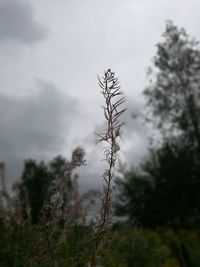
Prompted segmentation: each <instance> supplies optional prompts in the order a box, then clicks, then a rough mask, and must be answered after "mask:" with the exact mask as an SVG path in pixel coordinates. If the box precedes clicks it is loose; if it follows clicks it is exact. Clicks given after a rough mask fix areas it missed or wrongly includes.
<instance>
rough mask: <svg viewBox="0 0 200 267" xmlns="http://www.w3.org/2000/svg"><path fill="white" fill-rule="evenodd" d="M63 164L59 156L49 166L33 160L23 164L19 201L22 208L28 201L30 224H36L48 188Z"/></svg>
mask: <svg viewBox="0 0 200 267" xmlns="http://www.w3.org/2000/svg"><path fill="white" fill-rule="evenodd" d="M64 163H65V160H64V158H62V157H61V156H58V157H56V158H54V159H53V160H52V161H51V162H50V163H49V164H45V163H44V162H43V161H41V162H39V163H37V162H36V161H35V160H33V159H29V160H26V161H25V162H24V169H23V173H22V176H21V184H20V188H21V189H20V199H21V203H22V205H23V206H25V204H24V203H25V202H26V201H28V204H29V206H30V215H31V220H32V223H37V222H38V220H39V215H40V211H41V208H42V205H43V203H44V200H45V197H46V193H47V190H48V187H49V185H50V183H51V181H52V180H53V178H54V177H55V176H56V175H57V174H58V173H59V171H60V168H61V167H62V166H63V165H64ZM24 213H25V212H24ZM25 216H26V215H25Z"/></svg>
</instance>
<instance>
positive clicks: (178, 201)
mask: <svg viewBox="0 0 200 267" xmlns="http://www.w3.org/2000/svg"><path fill="white" fill-rule="evenodd" d="M199 177H200V168H199V166H198V165H196V164H195V163H194V157H193V153H192V152H191V151H186V150H185V148H183V149H182V148H180V147H176V146H175V145H172V144H170V145H169V144H165V145H163V146H162V147H161V148H160V149H158V150H155V151H153V150H152V151H151V152H150V156H149V159H148V160H146V161H145V162H144V163H143V164H141V166H140V170H134V169H132V170H130V171H126V172H125V173H124V177H123V178H120V179H119V178H118V179H117V180H116V185H117V190H118V193H117V203H116V215H119V216H128V220H129V222H131V223H132V224H135V225H142V226H145V227H157V226H172V227H176V226H177V227H179V226H181V227H189V226H194V225H196V224H197V223H198V220H199V214H200V179H199Z"/></svg>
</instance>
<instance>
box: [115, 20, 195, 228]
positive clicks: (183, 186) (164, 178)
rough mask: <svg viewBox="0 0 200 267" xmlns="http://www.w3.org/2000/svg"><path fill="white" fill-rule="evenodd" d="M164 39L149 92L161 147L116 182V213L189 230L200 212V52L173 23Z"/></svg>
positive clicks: (140, 221) (139, 221)
mask: <svg viewBox="0 0 200 267" xmlns="http://www.w3.org/2000/svg"><path fill="white" fill-rule="evenodd" d="M163 36H164V41H163V42H161V43H159V44H158V45H157V47H158V51H157V55H156V56H155V58H154V70H151V75H152V79H151V83H150V86H148V87H147V88H146V89H145V91H144V94H145V97H146V100H147V107H148V114H150V119H151V120H152V121H153V123H154V124H155V126H156V128H157V129H158V131H159V132H160V133H161V137H162V144H161V146H160V148H157V149H152V150H151V151H150V156H149V159H148V160H146V161H145V162H144V163H143V164H141V166H140V169H139V170H138V171H136V170H131V171H128V172H125V173H124V179H118V180H117V182H116V184H117V188H118V201H117V204H116V208H117V209H116V212H117V214H118V215H128V217H129V219H130V221H131V222H132V223H136V224H140V225H144V226H150V227H154V226H162V225H171V226H180V225H181V226H188V225H191V224H193V225H194V224H196V223H197V222H198V216H199V214H200V208H199V207H200V205H199V204H200V193H199V192H200V50H199V47H198V43H197V42H196V41H195V40H191V39H190V38H189V37H188V35H187V34H186V32H185V31H184V29H178V28H177V27H176V26H174V25H173V24H172V22H168V23H167V25H166V30H165V32H164V34H163Z"/></svg>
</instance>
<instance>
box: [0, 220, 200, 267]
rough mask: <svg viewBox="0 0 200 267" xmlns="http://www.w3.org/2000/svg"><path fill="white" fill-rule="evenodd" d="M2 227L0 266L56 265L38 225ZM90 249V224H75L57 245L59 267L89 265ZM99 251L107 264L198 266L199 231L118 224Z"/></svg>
mask: <svg viewBox="0 0 200 267" xmlns="http://www.w3.org/2000/svg"><path fill="white" fill-rule="evenodd" d="M0 227H1V228H0V247H1V253H0V266H2V267H4V266H6V267H13V266H16V267H18V266H33V267H36V266H37V267H46V266H47V267H49V266H54V265H53V263H52V258H51V257H50V256H49V255H45V254H43V253H45V252H44V244H43V242H42V240H43V239H42V238H43V232H42V230H41V229H40V227H39V226H33V225H31V226H26V227H23V228H22V227H18V228H17V227H16V228H15V229H13V231H8V229H6V228H5V227H4V226H3V225H2V224H1V226H0ZM90 252H91V228H90V227H82V226H76V227H73V228H72V229H71V232H70V234H69V235H68V236H67V238H66V239H65V240H63V242H61V243H60V244H58V245H56V247H55V251H54V253H55V255H54V257H55V258H54V261H56V264H57V266H60V267H62V266H63V267H64V266H69V267H84V266H88V262H89V260H90ZM100 254H101V261H102V266H105V267H132V266H135V267H141V266H144V267H181V266H194V267H199V264H200V233H199V232H198V231H195V230H181V229H179V230H177V231H174V230H172V229H170V228H162V229H156V230H149V229H143V228H141V229H135V230H133V229H131V228H130V227H127V228H126V227H124V228H121V229H117V228H116V229H112V231H111V232H110V234H109V239H108V240H107V241H106V243H105V244H104V246H103V247H102V248H101V250H100Z"/></svg>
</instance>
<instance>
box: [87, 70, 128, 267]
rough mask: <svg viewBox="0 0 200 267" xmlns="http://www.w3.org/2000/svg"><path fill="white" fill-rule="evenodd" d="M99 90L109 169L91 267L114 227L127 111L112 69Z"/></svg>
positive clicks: (101, 80) (102, 139)
mask: <svg viewBox="0 0 200 267" xmlns="http://www.w3.org/2000/svg"><path fill="white" fill-rule="evenodd" d="M98 81H99V86H100V88H101V89H102V91H101V93H102V95H103V97H104V100H105V106H103V111H104V117H105V119H106V129H105V131H104V132H103V133H96V135H97V137H98V139H97V143H99V142H101V143H102V142H103V143H105V144H106V146H105V148H104V157H105V158H104V159H105V161H106V162H107V166H108V167H107V169H106V170H105V171H104V173H103V175H102V178H103V182H104V184H103V192H102V196H101V207H100V210H99V213H98V215H97V218H96V221H95V223H94V227H93V233H92V257H91V267H95V266H97V264H98V263H97V258H98V251H99V248H100V247H101V245H102V244H103V243H104V240H105V238H106V235H107V233H108V232H109V229H110V227H111V224H112V205H111V202H112V201H111V200H112V199H111V193H112V180H113V171H114V167H115V164H116V160H117V153H118V151H119V150H120V147H119V144H118V141H117V139H118V138H119V137H120V134H121V126H122V123H121V120H120V118H121V115H122V114H123V113H124V111H125V109H122V108H121V105H122V104H123V103H124V101H125V99H124V97H123V93H122V91H121V90H120V85H119V81H118V78H116V77H115V73H114V72H112V71H111V70H110V69H108V70H107V71H105V73H104V76H103V77H102V78H99V77H98Z"/></svg>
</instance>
